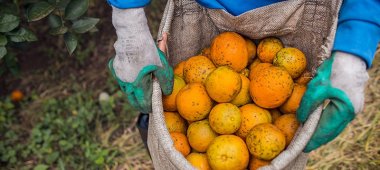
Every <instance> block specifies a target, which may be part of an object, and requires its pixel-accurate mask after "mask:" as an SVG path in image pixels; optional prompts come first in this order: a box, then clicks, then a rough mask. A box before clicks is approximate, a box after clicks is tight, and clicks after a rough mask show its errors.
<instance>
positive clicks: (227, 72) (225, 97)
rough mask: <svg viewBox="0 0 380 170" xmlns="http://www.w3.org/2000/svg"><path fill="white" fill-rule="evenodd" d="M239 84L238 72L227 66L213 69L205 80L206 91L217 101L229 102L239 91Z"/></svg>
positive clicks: (240, 83)
mask: <svg viewBox="0 0 380 170" xmlns="http://www.w3.org/2000/svg"><path fill="white" fill-rule="evenodd" d="M241 85H242V82H241V78H240V75H239V73H237V72H235V71H234V70H232V69H231V68H230V67H227V66H221V67H218V68H217V69H215V70H214V71H213V72H211V73H210V75H209V76H208V77H207V79H206V82H205V86H206V89H207V93H208V94H209V95H210V97H211V98H212V99H214V100H215V101H217V102H219V103H222V102H230V101H231V100H232V99H234V98H235V97H236V96H237V95H238V93H239V92H240V89H241Z"/></svg>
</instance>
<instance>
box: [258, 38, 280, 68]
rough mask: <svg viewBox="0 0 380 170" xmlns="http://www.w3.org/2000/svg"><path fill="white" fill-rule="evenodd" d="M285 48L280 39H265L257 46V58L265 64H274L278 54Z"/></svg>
mask: <svg viewBox="0 0 380 170" xmlns="http://www.w3.org/2000/svg"><path fill="white" fill-rule="evenodd" d="M282 48H284V45H283V44H282V42H281V40H280V39H278V38H272V37H271V38H265V39H263V40H261V41H260V43H259V45H258V46H257V56H258V58H260V60H261V61H262V62H264V63H272V62H273V59H274V57H275V56H276V54H277V52H278V51H280V50H281V49H282Z"/></svg>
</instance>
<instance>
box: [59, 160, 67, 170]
mask: <svg viewBox="0 0 380 170" xmlns="http://www.w3.org/2000/svg"><path fill="white" fill-rule="evenodd" d="M58 169H59V170H66V168H65V163H63V161H62V159H58Z"/></svg>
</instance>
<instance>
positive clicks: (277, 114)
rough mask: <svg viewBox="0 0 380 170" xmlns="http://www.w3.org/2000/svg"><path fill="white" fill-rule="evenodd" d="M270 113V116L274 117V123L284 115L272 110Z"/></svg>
mask: <svg viewBox="0 0 380 170" xmlns="http://www.w3.org/2000/svg"><path fill="white" fill-rule="evenodd" d="M269 112H270V115H271V116H272V123H273V122H275V121H276V120H277V118H279V117H280V116H281V115H282V114H281V112H280V111H278V110H277V109H271V110H269Z"/></svg>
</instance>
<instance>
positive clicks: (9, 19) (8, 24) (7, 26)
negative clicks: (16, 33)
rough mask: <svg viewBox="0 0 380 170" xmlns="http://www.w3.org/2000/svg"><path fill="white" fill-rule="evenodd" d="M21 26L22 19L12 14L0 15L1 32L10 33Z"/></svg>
mask: <svg viewBox="0 0 380 170" xmlns="http://www.w3.org/2000/svg"><path fill="white" fill-rule="evenodd" d="M19 24H20V18H19V17H17V16H15V15H11V14H0V32H9V31H12V30H13V29H15V28H16V27H17V26H18V25H19Z"/></svg>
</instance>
